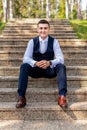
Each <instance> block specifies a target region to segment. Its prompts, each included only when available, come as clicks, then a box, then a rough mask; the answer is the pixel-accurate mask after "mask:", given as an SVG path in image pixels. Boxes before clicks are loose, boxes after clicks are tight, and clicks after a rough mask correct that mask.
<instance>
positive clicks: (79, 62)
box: [0, 57, 87, 66]
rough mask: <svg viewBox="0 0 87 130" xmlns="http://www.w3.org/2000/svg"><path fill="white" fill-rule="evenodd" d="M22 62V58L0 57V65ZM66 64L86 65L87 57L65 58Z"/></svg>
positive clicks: (14, 64) (17, 64)
mask: <svg viewBox="0 0 87 130" xmlns="http://www.w3.org/2000/svg"><path fill="white" fill-rule="evenodd" d="M20 64H22V58H9V57H8V58H0V66H19V65H20ZM65 65H66V66H78V65H79V66H86V65H87V58H78V59H77V58H66V59H65Z"/></svg>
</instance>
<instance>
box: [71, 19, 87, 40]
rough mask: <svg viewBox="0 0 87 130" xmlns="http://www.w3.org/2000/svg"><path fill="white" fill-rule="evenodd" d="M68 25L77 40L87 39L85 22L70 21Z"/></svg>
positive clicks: (86, 22) (86, 23)
mask: <svg viewBox="0 0 87 130" xmlns="http://www.w3.org/2000/svg"><path fill="white" fill-rule="evenodd" d="M70 23H71V25H72V26H73V29H74V30H75V32H76V34H77V36H78V38H79V39H87V20H71V21H70Z"/></svg>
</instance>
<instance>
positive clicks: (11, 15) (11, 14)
mask: <svg viewBox="0 0 87 130" xmlns="http://www.w3.org/2000/svg"><path fill="white" fill-rule="evenodd" d="M9 4H10V20H11V19H12V18H13V12H12V0H10V3H9Z"/></svg>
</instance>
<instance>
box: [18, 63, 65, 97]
mask: <svg viewBox="0 0 87 130" xmlns="http://www.w3.org/2000/svg"><path fill="white" fill-rule="evenodd" d="M28 76H30V77H33V78H42V77H43V78H53V77H56V76H57V84H58V89H59V95H64V96H66V93H67V77H66V67H65V65H63V64H57V65H56V67H54V68H50V67H48V68H47V69H41V68H39V67H31V66H30V65H29V64H27V63H23V64H22V65H21V67H20V75H19V81H18V94H19V96H25V94H26V89H27V84H28Z"/></svg>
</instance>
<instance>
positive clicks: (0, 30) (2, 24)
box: [0, 22, 6, 33]
mask: <svg viewBox="0 0 87 130" xmlns="http://www.w3.org/2000/svg"><path fill="white" fill-rule="evenodd" d="M5 25H6V23H3V22H0V33H1V32H2V30H3V29H4V27H5Z"/></svg>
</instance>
